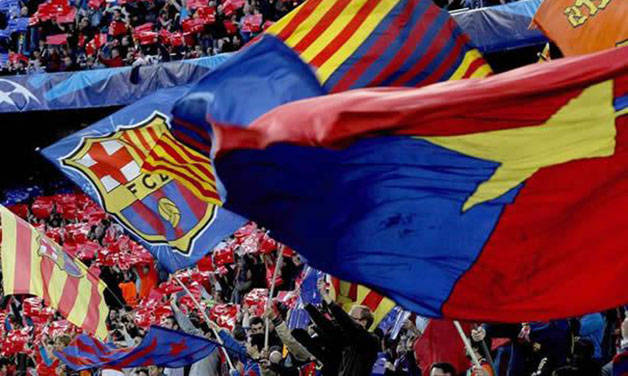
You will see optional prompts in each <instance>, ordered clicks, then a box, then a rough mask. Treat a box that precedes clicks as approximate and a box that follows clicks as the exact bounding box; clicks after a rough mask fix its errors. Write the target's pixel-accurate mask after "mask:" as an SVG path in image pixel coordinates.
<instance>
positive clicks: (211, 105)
mask: <svg viewBox="0 0 628 376" xmlns="http://www.w3.org/2000/svg"><path fill="white" fill-rule="evenodd" d="M490 73H491V70H490V68H489V66H488V65H487V64H486V62H485V61H484V59H483V58H482V56H480V54H479V52H478V51H477V50H476V49H474V48H473V47H472V45H471V43H470V41H469V39H468V37H467V36H466V35H465V34H464V33H463V32H462V31H461V29H460V28H459V27H458V26H457V25H456V23H455V21H454V20H453V19H452V18H451V17H450V16H449V13H448V12H446V11H444V10H442V9H440V8H438V7H437V6H435V5H434V4H433V3H432V1H431V0H308V1H306V2H305V3H304V4H302V5H301V6H300V7H298V8H297V9H295V10H294V11H292V12H291V13H290V14H288V15H287V16H285V17H284V18H282V19H281V20H279V21H278V22H276V23H275V24H273V25H272V26H271V27H270V28H268V30H267V31H266V32H265V34H263V36H262V37H261V38H260V39H259V40H258V41H257V42H255V43H253V44H252V45H250V46H248V47H247V48H245V49H244V50H243V51H241V52H239V53H238V54H236V56H235V57H233V58H232V59H231V60H230V61H229V63H227V64H224V65H222V66H221V67H220V68H218V69H216V70H215V71H213V72H212V73H210V74H208V75H207V76H205V77H204V78H203V79H202V80H201V81H199V83H198V84H197V85H196V86H195V87H194V88H193V89H192V90H191V91H190V93H188V95H186V96H185V97H184V98H182V99H181V100H180V101H178V102H177V103H176V104H175V107H174V109H173V115H174V117H175V119H174V122H173V129H174V134H175V136H176V137H178V138H179V139H180V140H182V141H183V142H185V143H187V144H188V145H190V146H192V147H194V148H196V149H197V150H199V151H202V152H204V153H209V151H210V145H211V129H210V124H211V123H216V124H225V125H238V126H242V127H246V126H248V125H249V124H251V122H252V121H253V120H255V119H256V118H257V117H259V116H261V115H263V114H264V113H266V112H267V111H269V110H271V109H273V108H275V107H277V106H279V105H281V104H284V103H288V102H292V101H295V100H299V99H304V98H309V97H313V96H319V95H324V94H327V93H332V92H339V91H345V90H348V89H354V88H360V87H369V86H413V87H416V86H424V85H428V84H430V83H434V82H438V81H445V80H455V79H461V78H468V77H483V76H486V75H488V74H490Z"/></svg>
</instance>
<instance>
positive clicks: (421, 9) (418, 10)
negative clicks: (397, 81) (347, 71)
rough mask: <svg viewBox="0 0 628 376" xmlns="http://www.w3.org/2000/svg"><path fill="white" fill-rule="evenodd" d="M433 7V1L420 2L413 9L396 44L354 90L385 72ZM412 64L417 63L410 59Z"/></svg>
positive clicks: (359, 80) (406, 63)
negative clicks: (417, 25)
mask: <svg viewBox="0 0 628 376" xmlns="http://www.w3.org/2000/svg"><path fill="white" fill-rule="evenodd" d="M433 6H435V5H434V4H432V3H431V1H421V2H419V4H418V6H417V7H415V8H414V9H413V11H412V16H411V17H410V19H409V20H408V22H407V23H406V25H404V27H403V29H402V30H401V31H400V33H399V35H398V36H397V38H396V39H395V40H394V42H393V43H391V45H390V46H389V47H388V48H387V49H386V51H384V53H383V54H382V56H381V57H380V58H379V59H378V61H376V62H375V63H374V64H373V65H371V66H370V67H369V68H368V69H367V70H366V71H365V72H364V74H363V75H362V76H361V77H360V78H359V79H358V80H357V81H356V84H355V85H353V86H352V87H353V88H355V87H363V86H368V85H369V84H370V83H371V82H373V80H374V79H375V77H377V75H378V74H379V73H380V72H381V71H382V70H384V68H386V66H387V65H388V63H390V62H391V61H392V60H393V59H394V57H395V56H396V55H397V54H398V53H399V51H400V50H401V48H402V47H403V45H404V43H405V42H406V41H407V40H408V38H410V34H411V33H412V30H413V29H414V27H415V25H416V24H417V23H423V22H424V16H425V12H427V10H428V9H429V8H430V7H433ZM410 63H411V64H409V65H410V66H412V65H414V64H416V61H412V59H410ZM404 64H405V65H408V61H406V62H404V63H403V64H402V65H401V67H399V68H400V69H398V70H397V71H396V72H398V71H399V70H403V67H404ZM396 72H395V73H396Z"/></svg>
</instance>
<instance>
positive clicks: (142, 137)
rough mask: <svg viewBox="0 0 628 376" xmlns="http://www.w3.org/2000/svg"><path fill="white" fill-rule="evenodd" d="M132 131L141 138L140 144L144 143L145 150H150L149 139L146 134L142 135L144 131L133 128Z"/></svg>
mask: <svg viewBox="0 0 628 376" xmlns="http://www.w3.org/2000/svg"><path fill="white" fill-rule="evenodd" d="M132 132H133V133H135V137H137V139H138V140H140V144H142V146H143V147H144V150H146V151H149V150H150V149H151V147H150V145H148V141H146V139H145V138H144V135H142V132H140V131H139V129H133V130H132Z"/></svg>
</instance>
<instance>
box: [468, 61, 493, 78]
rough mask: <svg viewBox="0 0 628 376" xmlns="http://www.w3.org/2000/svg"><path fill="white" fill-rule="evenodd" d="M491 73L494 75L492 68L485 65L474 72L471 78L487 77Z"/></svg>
mask: <svg viewBox="0 0 628 376" xmlns="http://www.w3.org/2000/svg"><path fill="white" fill-rule="evenodd" d="M491 73H493V71H492V70H491V67H490V66H489V65H488V64H484V65H482V66H480V67H479V68H478V69H477V70H476V71H475V72H473V74H472V75H471V77H470V78H482V77H487V76H488V75H490V74H491Z"/></svg>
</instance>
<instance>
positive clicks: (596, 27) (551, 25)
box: [532, 0, 628, 56]
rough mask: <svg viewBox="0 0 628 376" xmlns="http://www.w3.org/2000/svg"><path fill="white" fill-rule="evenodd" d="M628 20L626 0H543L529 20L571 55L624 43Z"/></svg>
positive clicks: (627, 37) (627, 30) (626, 36)
mask: <svg viewBox="0 0 628 376" xmlns="http://www.w3.org/2000/svg"><path fill="white" fill-rule="evenodd" d="M627 20H628V1H626V0H545V1H544V2H543V3H542V4H541V6H540V7H539V9H538V11H537V12H536V15H535V16H534V20H532V23H533V24H536V25H537V26H538V27H539V28H540V29H541V30H542V31H543V33H544V34H545V35H547V37H548V38H549V39H551V40H552V41H554V42H555V43H556V45H558V47H559V48H560V49H561V51H562V52H563V54H564V55H565V56H572V55H582V54H587V53H591V52H595V51H600V50H604V49H607V48H613V47H617V46H621V45H625V44H626V43H627V42H628V21H627Z"/></svg>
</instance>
